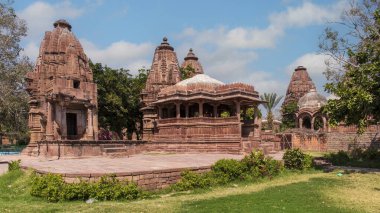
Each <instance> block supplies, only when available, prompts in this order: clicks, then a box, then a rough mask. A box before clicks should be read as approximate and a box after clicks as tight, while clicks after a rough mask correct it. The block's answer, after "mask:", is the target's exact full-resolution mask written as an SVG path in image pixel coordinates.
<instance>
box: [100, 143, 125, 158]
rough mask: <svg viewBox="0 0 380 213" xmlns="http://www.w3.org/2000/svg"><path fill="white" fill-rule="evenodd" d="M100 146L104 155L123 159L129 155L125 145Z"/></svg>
mask: <svg viewBox="0 0 380 213" xmlns="http://www.w3.org/2000/svg"><path fill="white" fill-rule="evenodd" d="M100 146H101V150H102V152H103V155H106V156H112V157H121V156H127V155H128V150H127V148H126V146H125V145H123V144H102V145H100Z"/></svg>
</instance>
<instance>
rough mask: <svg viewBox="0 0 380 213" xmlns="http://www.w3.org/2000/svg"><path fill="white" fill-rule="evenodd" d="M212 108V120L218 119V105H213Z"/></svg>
mask: <svg viewBox="0 0 380 213" xmlns="http://www.w3.org/2000/svg"><path fill="white" fill-rule="evenodd" d="M212 106H213V107H214V118H217V117H218V106H219V104H213V105H212Z"/></svg>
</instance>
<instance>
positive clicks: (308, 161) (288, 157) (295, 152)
mask: <svg viewBox="0 0 380 213" xmlns="http://www.w3.org/2000/svg"><path fill="white" fill-rule="evenodd" d="M283 160H284V165H285V167H286V168H288V169H298V170H303V169H307V168H310V167H311V165H312V157H311V156H309V155H307V154H305V153H303V152H302V151H301V150H300V149H298V148H296V149H287V150H286V151H285V154H284V157H283Z"/></svg>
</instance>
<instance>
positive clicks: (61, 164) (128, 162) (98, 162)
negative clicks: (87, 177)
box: [0, 153, 243, 174]
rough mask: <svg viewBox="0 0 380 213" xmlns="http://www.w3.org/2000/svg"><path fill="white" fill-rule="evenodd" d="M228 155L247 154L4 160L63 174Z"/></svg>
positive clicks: (183, 163) (185, 164)
mask: <svg viewBox="0 0 380 213" xmlns="http://www.w3.org/2000/svg"><path fill="white" fill-rule="evenodd" d="M224 158H230V159H241V158H243V155H232V154H158V153H145V154H138V155H134V156H130V157H124V158H109V157H92V158H83V159H59V160H57V159H43V158H35V157H28V156H21V155H13V156H10V155H8V156H0V162H1V161H11V160H17V159H21V164H22V166H27V167H30V168H34V169H37V170H40V171H45V172H52V173H62V174H88V173H90V174H92V173H123V172H140V171H154V170H164V169H178V168H189V167H203V166H210V165H212V164H213V163H215V162H216V161H218V160H220V159H224ZM5 165H6V164H5ZM0 170H1V169H0Z"/></svg>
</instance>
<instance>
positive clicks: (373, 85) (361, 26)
mask: <svg viewBox="0 0 380 213" xmlns="http://www.w3.org/2000/svg"><path fill="white" fill-rule="evenodd" d="M334 24H335V25H333V26H334V27H335V29H333V28H332V27H327V28H326V29H325V32H324V34H323V35H322V37H321V42H320V45H319V46H320V49H321V50H322V52H323V53H324V54H327V55H329V56H331V58H332V59H333V62H334V63H331V62H330V63H328V64H327V65H328V69H327V70H326V72H325V75H326V77H327V80H328V83H326V84H325V90H326V91H327V92H329V93H332V94H334V95H336V96H337V97H338V99H335V100H329V101H328V103H327V105H326V106H325V107H324V112H325V113H326V114H327V115H328V116H329V122H330V124H331V125H337V124H339V123H340V122H344V123H345V124H346V125H351V124H354V125H356V126H357V127H358V133H362V132H363V131H364V128H365V127H366V126H367V125H368V124H369V122H368V121H371V120H372V121H374V122H378V121H379V120H380V60H379V59H380V1H379V0H362V1H352V2H351V4H350V7H349V8H348V9H347V10H345V11H344V13H343V15H342V21H341V22H338V23H334Z"/></svg>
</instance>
